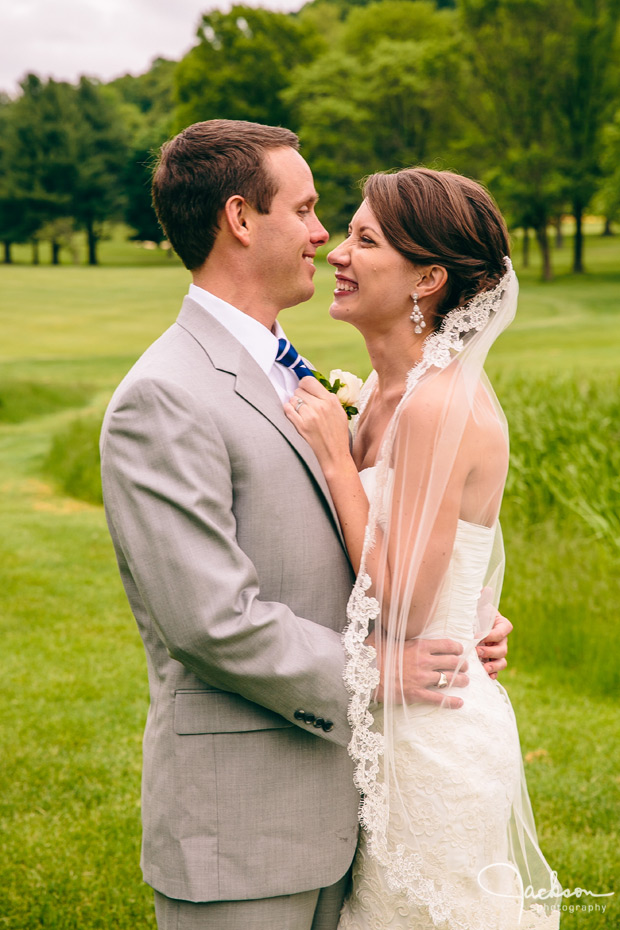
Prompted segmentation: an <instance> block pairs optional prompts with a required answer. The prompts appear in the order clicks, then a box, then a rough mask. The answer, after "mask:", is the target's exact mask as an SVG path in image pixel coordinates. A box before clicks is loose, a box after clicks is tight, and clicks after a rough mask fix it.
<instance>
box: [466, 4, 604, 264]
mask: <svg viewBox="0 0 620 930" xmlns="http://www.w3.org/2000/svg"><path fill="white" fill-rule="evenodd" d="M460 12H461V20H462V23H463V32H464V37H465V40H466V41H465V44H464V48H463V50H464V53H465V57H466V60H467V63H468V67H469V73H470V79H469V81H468V82H467V83H466V84H465V85H464V88H463V89H464V93H463V95H462V106H463V108H464V112H465V113H466V114H467V116H468V117H469V121H470V125H471V127H474V129H473V131H472V130H470V131H469V133H468V134H467V135H466V136H464V137H463V139H461V140H460V146H459V147H460V149H461V153H462V155H463V156H464V157H463V158H462V159H461V161H460V166H461V167H462V168H463V169H464V170H465V171H470V172H473V174H474V175H477V176H480V174H483V176H484V178H485V180H486V181H487V183H488V184H489V186H490V187H491V190H492V191H493V192H494V193H495V194H496V196H497V197H498V199H499V202H500V206H502V207H503V209H505V210H506V211H507V213H508V215H509V216H511V217H512V220H513V222H514V224H515V225H518V226H524V227H531V228H533V229H534V230H535V232H536V236H537V239H538V242H539V245H540V248H541V251H542V252H543V255H544V265H543V273H544V276H545V277H546V278H550V277H551V275H552V268H551V252H550V247H549V241H548V237H547V227H548V225H549V223H550V221H551V220H552V219H553V218H554V217H555V216H558V215H561V214H562V213H563V212H565V210H566V209H567V207H569V205H570V209H572V212H573V214H574V215H575V217H576V220H577V236H576V239H575V256H574V262H573V267H574V270H575V271H581V270H582V267H583V265H582V257H581V256H582V238H581V217H582V213H583V210H584V209H585V207H586V206H587V205H588V204H589V202H590V201H591V199H592V196H593V194H594V191H595V187H596V183H597V177H598V174H599V173H600V166H601V130H602V127H603V125H604V122H605V120H606V119H607V118H608V116H609V113H610V104H611V101H612V100H613V99H614V97H615V99H616V100H617V97H618V92H619V85H618V80H617V68H616V66H615V63H614V49H615V48H616V46H617V42H616V35H617V20H618V13H619V12H620V0H601V2H600V3H596V4H593V3H591V2H590V0H461V2H460ZM543 24H544V25H543ZM467 139H468V141H467ZM480 167H482V171H480Z"/></svg>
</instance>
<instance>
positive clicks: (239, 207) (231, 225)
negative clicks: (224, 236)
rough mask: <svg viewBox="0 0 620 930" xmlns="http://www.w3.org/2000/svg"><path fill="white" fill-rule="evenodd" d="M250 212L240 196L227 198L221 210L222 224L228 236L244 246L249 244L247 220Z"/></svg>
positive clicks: (246, 203)
mask: <svg viewBox="0 0 620 930" xmlns="http://www.w3.org/2000/svg"><path fill="white" fill-rule="evenodd" d="M251 210H252V208H251V207H250V205H249V203H248V202H247V200H246V199H245V197H242V196H241V194H233V196H232V197H229V198H228V200H227V201H226V203H225V204H224V209H223V210H222V224H226V227H227V229H228V232H229V233H230V235H231V236H233V238H235V239H237V240H238V242H240V243H241V245H244V246H248V245H249V244H250V230H249V224H248V219H249V214H250V212H251Z"/></svg>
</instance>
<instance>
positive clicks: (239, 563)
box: [101, 298, 358, 902]
mask: <svg viewBox="0 0 620 930" xmlns="http://www.w3.org/2000/svg"><path fill="white" fill-rule="evenodd" d="M101 451H102V475H103V488H104V500H105V507H106V514H107V518H108V522H109V526H110V531H111V533H112V538H113V541H114V547H115V550H116V555H117V558H118V562H119V566H120V570H121V575H122V579H123V583H124V586H125V590H126V592H127V596H128V598H129V601H130V604H131V607H132V610H133V613H134V615H135V617H136V620H137V622H138V626H139V628H140V632H141V634H142V637H143V640H144V645H145V648H146V653H147V661H148V672H149V683H150V694H151V704H150V709H149V714H148V720H147V724H146V732H145V736H144V773H143V828H144V835H143V856H142V864H143V872H144V877H145V879H146V881H147V882H148V883H149V884H150V885H152V886H153V887H154V888H155V889H157V890H158V891H160V892H161V893H163V894H164V895H166V896H168V897H171V898H180V899H183V900H185V901H194V902H197V901H225V900H239V899H251V898H263V897H270V896H277V895H283V894H292V893H295V892H299V891H305V890H308V889H313V888H320V887H324V886H328V885H331V884H333V883H334V882H336V881H337V880H338V879H339V878H340V877H341V876H343V875H344V874H345V873H346V871H347V869H348V867H349V865H350V863H351V860H352V858H353V854H354V852H355V845H356V840H357V806H358V796H357V792H356V790H355V788H354V787H353V781H352V766H351V764H350V761H349V759H348V756H347V752H346V749H345V748H344V747H345V746H346V744H347V743H348V741H349V736H350V731H349V726H348V724H347V720H346V709H347V700H348V698H347V693H346V691H345V688H344V685H343V683H342V677H341V676H342V665H343V653H342V647H341V644H340V636H339V631H340V630H341V629H342V627H343V625H344V621H345V608H346V602H347V598H348V595H349V593H350V590H351V585H352V572H351V567H350V564H349V562H348V559H347V555H346V551H345V549H344V544H343V541H342V538H341V536H340V531H339V528H338V524H337V520H336V517H335V513H334V509H333V505H332V503H331V500H330V497H329V493H328V491H327V487H326V484H325V482H324V479H323V476H322V473H321V470H320V468H319V466H318V463H317V461H316V459H315V457H314V455H313V453H312V451H311V450H310V448H309V446H308V445H307V444H306V443H305V441H304V440H303V439H301V438H300V436H299V435H298V434H297V432H296V431H295V429H294V428H293V427H292V425H291V424H290V423H289V422H288V420H287V419H286V417H285V416H284V413H283V411H282V404H281V402H280V400H279V399H278V397H277V394H276V392H275V390H274V388H273V387H272V385H271V384H270V382H269V380H268V378H267V377H266V375H265V374H264V373H263V371H262V370H261V369H260V367H259V366H258V365H257V364H256V362H255V361H254V360H253V359H252V358H251V357H250V355H249V354H248V353H247V352H246V350H245V349H244V348H243V347H242V346H241V344H240V343H239V342H237V340H236V339H235V338H234V337H233V336H231V335H230V334H229V333H228V332H227V331H226V329H225V328H224V327H222V326H221V325H220V324H219V323H218V322H217V321H216V320H215V319H213V318H212V317H210V316H209V314H208V313H207V312H205V310H204V309H203V308H201V307H200V306H199V305H198V304H197V303H195V302H194V301H193V300H191V299H190V298H186V299H185V302H184V304H183V307H182V310H181V313H180V315H179V317H178V320H177V322H176V323H175V324H174V325H173V326H172V327H171V328H170V329H169V330H168V331H167V332H166V333H164V334H163V336H161V337H160V339H158V340H157V342H155V343H154V344H153V345H152V346H151V347H150V349H148V350H147V352H146V353H145V354H144V355H143V356H142V358H141V359H140V360H139V361H138V362H137V364H136V365H135V366H134V368H133V369H132V370H131V372H130V373H129V374H128V375H127V377H126V378H125V379H124V381H123V382H122V383H121V385H120V386H119V388H118V389H117V391H116V392H115V394H114V396H113V398H112V401H111V403H110V406H109V408H108V411H107V414H106V417H105V420H104V426H103V432H102V441H101Z"/></svg>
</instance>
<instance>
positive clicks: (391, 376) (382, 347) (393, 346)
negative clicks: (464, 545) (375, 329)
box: [365, 327, 425, 396]
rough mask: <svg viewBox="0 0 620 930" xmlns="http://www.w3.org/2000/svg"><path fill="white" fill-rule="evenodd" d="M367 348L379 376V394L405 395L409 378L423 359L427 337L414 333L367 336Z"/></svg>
mask: <svg viewBox="0 0 620 930" xmlns="http://www.w3.org/2000/svg"><path fill="white" fill-rule="evenodd" d="M365 339H366V348H367V350H368V355H369V356H370V361H371V363H372V367H373V368H374V370H375V372H376V373H377V387H378V391H379V394H381V395H384V396H389V395H391V394H398V395H399V396H400V395H402V393H403V391H404V389H405V382H406V380H407V374H408V373H409V371H410V370H411V369H412V368H413V366H414V365H415V364H416V362H419V361H420V359H421V358H422V347H423V344H424V339H425V335H424V334H422V335H417V334H415V333H414V332H413V327H411V331H410V332H408V331H405V332H404V333H403V332H390V333H382V334H373V335H372V336H370V335H368V336H366V337H365Z"/></svg>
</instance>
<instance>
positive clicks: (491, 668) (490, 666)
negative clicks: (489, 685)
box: [484, 659, 508, 678]
mask: <svg viewBox="0 0 620 930" xmlns="http://www.w3.org/2000/svg"><path fill="white" fill-rule="evenodd" d="M507 665H508V663H507V662H506V659H496V661H495V662H485V663H484V670H485V672H486V673H487V675H488V676H489V677H490V678H497V673H498V672H502V671H503V670H504V669H505V668H506V667H507Z"/></svg>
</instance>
